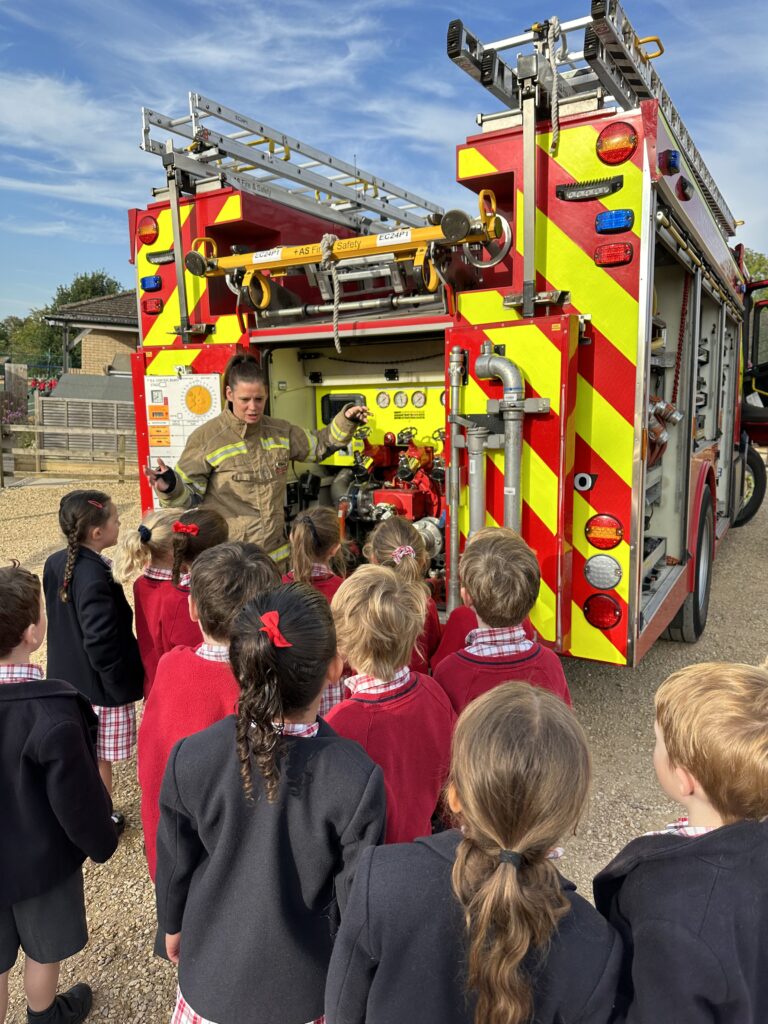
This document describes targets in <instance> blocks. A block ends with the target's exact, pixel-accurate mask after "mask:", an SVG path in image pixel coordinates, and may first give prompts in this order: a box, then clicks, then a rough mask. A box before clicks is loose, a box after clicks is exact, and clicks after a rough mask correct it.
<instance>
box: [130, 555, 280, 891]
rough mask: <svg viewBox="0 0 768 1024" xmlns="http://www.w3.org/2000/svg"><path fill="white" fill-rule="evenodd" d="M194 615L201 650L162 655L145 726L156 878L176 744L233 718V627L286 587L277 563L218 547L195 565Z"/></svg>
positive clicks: (148, 847)
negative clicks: (166, 779)
mask: <svg viewBox="0 0 768 1024" xmlns="http://www.w3.org/2000/svg"><path fill="white" fill-rule="evenodd" d="M191 577H192V578H191V588H190V595H189V612H190V615H191V617H192V620H193V621H194V622H195V623H198V624H199V626H200V629H201V630H202V636H203V643H201V644H200V645H199V646H198V647H197V648H194V649H193V648H192V647H176V648H174V650H172V651H170V652H169V653H168V654H165V655H163V657H162V658H161V659H160V663H159V665H158V667H157V673H156V675H155V686H154V687H153V688H152V693H151V694H150V697H149V699H148V700H147V704H146V707H145V709H144V716H143V718H142V721H141V728H140V729H139V744H138V762H139V765H138V768H139V784H140V786H141V820H142V824H143V826H144V845H145V852H146V856H147V865H148V867H149V874H150V876H151V878H152V880H153V881H154V879H155V866H156V851H155V840H156V836H157V824H158V820H159V817H160V808H159V803H158V801H159V799H160V786H161V783H162V781H163V772H164V771H165V764H166V761H167V760H168V755H169V754H170V752H171V750H172V748H173V745H174V744H175V743H177V742H178V741H179V740H180V739H182V738H183V737H185V736H191V735H192V733H195V732H199V731H200V730H201V729H206V728H207V727H208V726H209V725H212V724H213V723H214V722H218V721H219V719H221V718H225V717H226V716H227V715H231V714H232V713H233V711H234V710H235V705H236V704H237V699H238V696H239V692H240V691H239V687H238V685H237V680H236V679H235V677H234V675H233V674H232V669H231V667H230V664H229V641H230V637H231V634H232V625H233V623H234V620H235V618H236V617H237V614H238V612H239V611H240V609H241V608H242V607H243V606H244V605H245V604H246V603H247V602H248V601H250V600H251V598H253V597H255V596H256V595H257V594H260V593H262V592H263V591H266V590H270V589H272V588H273V587H275V586H278V585H279V584H280V574H279V571H278V569H277V566H276V565H275V563H274V562H273V561H272V559H271V558H270V557H269V555H267V554H266V552H265V551H262V549H261V548H259V547H258V546H257V545H256V544H236V543H227V544H219V545H218V546H217V547H215V548H211V549H209V550H208V551H204V552H202V554H200V555H199V556H198V557H197V558H196V559H195V562H194V564H193V566H192V572H191Z"/></svg>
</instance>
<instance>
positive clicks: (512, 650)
mask: <svg viewBox="0 0 768 1024" xmlns="http://www.w3.org/2000/svg"><path fill="white" fill-rule="evenodd" d="M464 643H465V647H464V650H465V651H466V653H467V654H475V655H477V656H478V657H479V658H498V657H500V656H501V655H503V654H525V652H526V651H530V649H531V648H532V647H533V641H532V640H529V639H528V637H527V636H526V635H525V630H524V629H523V627H522V626H509V627H507V626H504V627H502V628H500V629H490V628H488V629H473V630H472V631H471V632H470V633H467V639H466V640H465V641H464Z"/></svg>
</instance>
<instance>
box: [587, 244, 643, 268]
mask: <svg viewBox="0 0 768 1024" xmlns="http://www.w3.org/2000/svg"><path fill="white" fill-rule="evenodd" d="M634 254H635V250H634V249H633V248H632V243H631V242H606V244H605V245H598V247H597V248H596V249H595V263H596V264H597V265H598V267H623V266H624V264H625V263H631V262H632V257H633V256H634Z"/></svg>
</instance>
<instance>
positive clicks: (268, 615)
mask: <svg viewBox="0 0 768 1024" xmlns="http://www.w3.org/2000/svg"><path fill="white" fill-rule="evenodd" d="M261 621H262V622H263V623H264V625H263V626H262V627H261V629H260V630H259V632H260V633H266V634H267V636H268V637H269V639H270V640H271V641H272V643H273V644H274V645H275V647H293V644H292V643H291V642H290V641H289V640H286V639H285V637H284V636H283V634H282V633H281V632H280V613H279V612H264V614H263V615H262V616H261Z"/></svg>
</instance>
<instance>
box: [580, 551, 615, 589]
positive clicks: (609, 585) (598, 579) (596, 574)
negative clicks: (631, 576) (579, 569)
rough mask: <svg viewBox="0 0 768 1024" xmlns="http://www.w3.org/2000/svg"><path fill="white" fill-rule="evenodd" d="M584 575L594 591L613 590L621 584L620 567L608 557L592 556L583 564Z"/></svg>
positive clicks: (613, 559)
mask: <svg viewBox="0 0 768 1024" xmlns="http://www.w3.org/2000/svg"><path fill="white" fill-rule="evenodd" d="M584 575H585V576H586V578H587V582H588V583H589V584H590V586H592V587H594V588H595V590H613V588H614V587H617V586H618V585H619V583H620V582H621V566H620V565H619V563H618V562H617V561H616V559H615V558H612V557H611V556H610V555H592V557H591V558H588V559H587V561H586V562H585V564H584Z"/></svg>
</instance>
